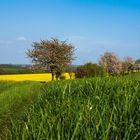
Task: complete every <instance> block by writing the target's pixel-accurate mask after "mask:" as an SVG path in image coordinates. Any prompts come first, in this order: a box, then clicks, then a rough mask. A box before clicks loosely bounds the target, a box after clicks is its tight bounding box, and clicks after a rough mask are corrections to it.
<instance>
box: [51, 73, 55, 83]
mask: <svg viewBox="0 0 140 140" xmlns="http://www.w3.org/2000/svg"><path fill="white" fill-rule="evenodd" d="M54 76H55V75H54V72H52V81H53V80H54Z"/></svg>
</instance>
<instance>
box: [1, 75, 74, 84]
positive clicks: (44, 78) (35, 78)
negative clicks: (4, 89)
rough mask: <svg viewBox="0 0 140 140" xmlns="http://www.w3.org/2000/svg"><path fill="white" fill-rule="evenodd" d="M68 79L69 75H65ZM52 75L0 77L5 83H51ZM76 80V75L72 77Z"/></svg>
mask: <svg viewBox="0 0 140 140" xmlns="http://www.w3.org/2000/svg"><path fill="white" fill-rule="evenodd" d="M63 75H64V76H65V77H66V79H70V77H69V74H68V73H64V74H63ZM51 78H52V77H51V73H46V74H14V75H0V80H4V81H44V82H48V81H51ZM72 78H74V74H73V76H72Z"/></svg>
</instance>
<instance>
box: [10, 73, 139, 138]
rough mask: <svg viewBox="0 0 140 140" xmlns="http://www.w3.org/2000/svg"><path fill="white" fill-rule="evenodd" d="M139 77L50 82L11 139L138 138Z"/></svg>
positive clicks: (16, 122) (16, 123)
mask: <svg viewBox="0 0 140 140" xmlns="http://www.w3.org/2000/svg"><path fill="white" fill-rule="evenodd" d="M139 79H140V75H138V74H136V75H129V76H123V77H121V76H120V77H108V78H105V77H103V78H94V79H81V80H70V81H57V82H50V83H48V84H47V85H44V86H43V87H42V91H41V92H42V94H41V95H42V97H41V98H40V100H38V101H37V102H36V103H35V104H34V105H33V106H31V107H30V108H29V110H28V111H27V112H26V113H25V114H24V115H23V117H22V118H21V119H19V120H13V121H12V130H11V133H10V138H11V139H53V140H55V139H61V140H66V139H72V140H74V139H76V140H78V139H88V140H94V139H98V140H103V139H104V140H115V139H118V140H120V139H124V140H132V139H139V138H140V133H139V132H140V94H139V93H140V80H139Z"/></svg>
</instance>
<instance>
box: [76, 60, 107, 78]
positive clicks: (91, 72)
mask: <svg viewBox="0 0 140 140" xmlns="http://www.w3.org/2000/svg"><path fill="white" fill-rule="evenodd" d="M75 75H76V78H84V77H98V76H104V75H105V71H104V69H103V68H102V67H101V66H99V65H97V64H92V63H86V64H85V65H83V66H79V67H78V68H77V69H76V72H75Z"/></svg>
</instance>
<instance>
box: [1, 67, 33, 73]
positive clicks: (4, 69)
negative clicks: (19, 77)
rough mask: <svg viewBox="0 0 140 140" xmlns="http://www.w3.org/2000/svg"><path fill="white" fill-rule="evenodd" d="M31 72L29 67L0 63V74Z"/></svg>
mask: <svg viewBox="0 0 140 140" xmlns="http://www.w3.org/2000/svg"><path fill="white" fill-rule="evenodd" d="M16 73H31V71H30V69H29V67H27V66H24V67H23V66H21V65H0V74H16Z"/></svg>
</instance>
